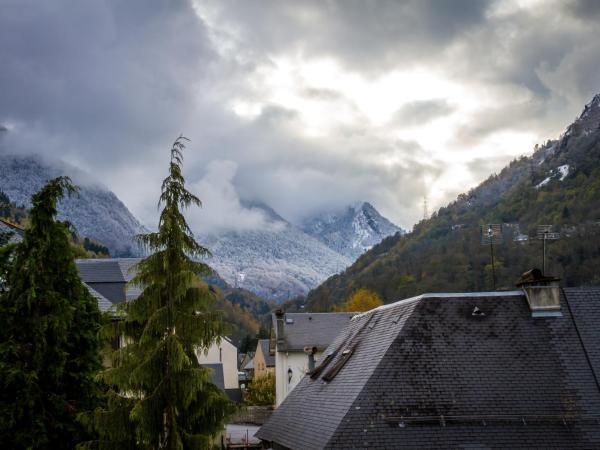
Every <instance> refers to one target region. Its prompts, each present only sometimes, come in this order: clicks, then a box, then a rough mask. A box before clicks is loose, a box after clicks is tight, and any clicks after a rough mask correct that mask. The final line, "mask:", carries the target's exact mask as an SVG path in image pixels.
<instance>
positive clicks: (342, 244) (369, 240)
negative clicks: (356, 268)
mask: <svg viewBox="0 0 600 450" xmlns="http://www.w3.org/2000/svg"><path fill="white" fill-rule="evenodd" d="M302 229H303V230H304V231H305V232H306V233H307V234H309V235H311V236H313V237H315V238H317V239H318V240H320V241H321V242H323V243H324V244H325V245H327V246H328V247H329V248H332V249H334V250H335V251H337V252H339V253H341V254H343V255H346V256H347V257H349V258H352V259H355V258H358V257H359V256H360V255H361V254H363V253H364V252H365V251H367V250H368V249H370V248H371V247H373V245H375V244H377V243H379V242H380V241H381V240H382V239H384V238H386V237H387V236H390V235H393V234H395V233H397V232H398V231H400V232H402V230H401V229H400V228H399V227H397V226H396V225H394V224H393V223H392V222H390V221H389V220H388V219H386V218H385V217H383V216H382V215H381V214H380V213H379V212H378V211H377V209H375V207H374V206H373V205H372V204H371V203H369V202H355V203H352V204H350V205H348V206H346V207H345V208H342V209H341V210H339V211H334V212H326V213H322V214H318V215H316V216H313V217H310V218H308V219H306V220H305V221H304V223H303V224H302Z"/></svg>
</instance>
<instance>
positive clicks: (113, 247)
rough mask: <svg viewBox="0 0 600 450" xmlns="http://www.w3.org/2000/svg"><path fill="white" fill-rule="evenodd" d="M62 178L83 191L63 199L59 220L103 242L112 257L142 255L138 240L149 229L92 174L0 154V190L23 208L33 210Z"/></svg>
mask: <svg viewBox="0 0 600 450" xmlns="http://www.w3.org/2000/svg"><path fill="white" fill-rule="evenodd" d="M61 175H68V176H70V177H72V179H73V182H74V183H75V184H76V185H77V186H78V187H79V191H78V192H77V193H75V194H73V195H71V196H67V197H65V198H63V199H61V201H60V202H59V205H58V218H59V219H60V220H68V221H69V222H71V223H72V224H73V225H74V226H75V228H76V229H77V231H78V233H80V234H81V235H83V236H88V237H89V238H92V239H95V240H97V241H99V242H101V243H102V244H103V245H105V246H106V247H108V248H109V250H110V253H111V255H112V256H139V255H141V253H142V252H141V250H140V249H139V248H138V247H137V245H136V244H135V242H134V237H135V235H136V234H139V233H143V232H145V231H146V229H145V228H144V226H143V225H142V224H141V223H140V222H139V221H138V220H137V219H136V218H135V217H134V216H133V214H131V212H130V211H129V210H128V209H127V207H126V206H125V205H124V204H123V202H121V200H119V198H118V197H117V196H116V195H115V194H114V193H113V192H112V191H110V190H108V188H106V187H104V186H102V185H101V184H100V183H97V182H95V181H93V178H92V177H91V176H90V175H89V174H86V173H85V172H83V171H82V170H80V169H78V168H76V167H73V166H71V165H69V164H67V163H64V162H62V161H60V162H54V161H48V160H47V159H45V158H43V157H40V156H37V155H34V154H32V155H26V156H21V155H11V154H6V153H0V190H1V191H4V192H5V193H6V194H7V195H8V197H9V198H10V199H11V200H12V201H13V202H15V203H16V204H17V205H19V206H21V205H23V206H25V207H30V206H31V196H32V195H33V194H34V193H35V192H37V191H38V190H39V189H40V188H41V187H42V186H43V185H44V183H46V181H48V180H49V179H52V178H55V177H57V176H61Z"/></svg>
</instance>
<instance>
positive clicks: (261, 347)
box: [252, 339, 275, 378]
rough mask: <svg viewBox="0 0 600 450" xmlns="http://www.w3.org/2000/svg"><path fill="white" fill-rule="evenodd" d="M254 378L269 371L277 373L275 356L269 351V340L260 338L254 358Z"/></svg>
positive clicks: (262, 375)
mask: <svg viewBox="0 0 600 450" xmlns="http://www.w3.org/2000/svg"><path fill="white" fill-rule="evenodd" d="M252 366H253V369H254V378H261V377H264V376H266V375H267V374H268V373H272V374H274V373H275V357H274V356H273V355H272V354H271V352H270V351H269V340H268V339H259V340H258V343H257V344H256V351H255V352H254V359H253V364H252Z"/></svg>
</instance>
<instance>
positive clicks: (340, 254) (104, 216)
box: [0, 154, 399, 300]
mask: <svg viewBox="0 0 600 450" xmlns="http://www.w3.org/2000/svg"><path fill="white" fill-rule="evenodd" d="M60 175H68V176H70V177H71V178H72V179H73V182H74V183H75V184H76V185H78V186H79V187H80V191H79V194H78V195H74V196H71V197H67V198H65V199H63V200H62V201H61V202H60V204H59V218H60V219H62V220H68V221H70V222H71V223H72V224H73V225H74V226H75V228H76V229H77V231H78V233H79V234H80V235H82V236H87V237H90V238H93V239H96V240H98V241H99V242H101V243H102V244H104V245H106V246H107V247H108V248H109V250H110V252H111V255H113V256H139V254H140V251H139V249H138V248H137V247H136V246H135V244H134V242H133V237H134V236H135V235H136V234H138V233H140V232H142V231H143V230H144V227H143V226H142V225H141V224H140V223H139V222H138V221H137V220H136V218H135V217H134V216H133V215H132V214H131V213H130V212H129V210H128V209H127V208H126V206H125V205H124V204H123V203H122V202H121V201H120V200H119V199H118V198H117V197H116V196H115V194H113V193H112V192H111V191H109V190H108V189H107V188H106V187H104V186H102V185H101V184H99V183H97V182H95V181H94V179H93V177H91V176H90V175H89V174H87V173H85V172H83V171H81V170H79V169H77V168H75V167H73V166H70V165H68V164H65V163H62V162H57V161H48V160H46V159H44V158H42V157H40V156H15V155H6V154H0V190H2V191H4V192H5V193H6V194H7V195H8V196H9V198H10V199H11V200H12V201H14V202H15V203H17V204H18V205H25V206H26V207H29V206H31V204H30V202H31V195H32V194H33V193H35V192H36V191H38V190H39V189H40V187H41V186H42V185H43V184H44V183H45V182H46V181H47V180H49V179H51V178H54V177H57V176H60ZM243 207H244V208H247V209H252V210H259V211H260V212H261V214H262V216H263V217H264V219H265V226H264V227H262V228H261V229H258V230H244V231H224V232H220V233H218V234H199V235H198V236H197V237H198V239H199V241H200V242H201V243H202V244H203V245H204V246H206V247H208V248H209V249H210V251H211V253H212V254H213V256H212V257H211V258H210V259H209V260H208V261H207V262H208V263H209V264H210V265H211V266H212V267H213V268H214V269H215V270H216V271H217V273H218V274H219V275H220V276H221V277H223V279H225V280H226V281H227V282H228V283H229V284H231V285H232V286H237V287H242V288H245V289H248V290H250V291H252V292H254V293H256V294H258V295H260V296H263V297H266V298H269V299H274V300H286V299H289V298H293V297H295V296H298V295H304V294H306V293H307V292H308V291H309V290H310V289H312V288H314V287H316V286H318V285H319V284H320V283H322V282H323V281H325V280H326V279H327V278H329V277H330V276H331V275H334V274H336V273H339V272H341V271H343V270H344V269H345V268H346V267H347V266H349V265H350V264H352V262H354V260H355V259H356V258H357V257H358V256H359V255H360V254H361V253H363V252H364V251H365V250H367V249H369V248H370V247H371V246H373V245H374V244H376V243H378V242H379V241H381V239H383V238H384V237H386V236H388V235H391V234H394V233H396V232H397V231H399V228H397V227H396V226H395V225H393V224H392V223H390V222H389V221H388V220H387V219H385V218H384V217H382V216H381V215H380V214H379V213H378V212H377V211H376V210H375V208H373V206H371V205H370V204H368V203H360V204H357V205H354V206H352V207H348V208H345V209H343V210H341V211H339V212H337V213H335V214H334V213H330V214H322V215H319V216H317V217H312V218H310V219H308V220H307V221H306V222H304V223H303V224H302V225H301V226H297V225H294V224H292V223H290V222H288V221H286V220H285V219H284V218H282V217H281V216H280V215H279V214H277V212H275V211H274V210H273V209H271V208H270V207H268V206H267V205H265V204H262V203H257V202H253V203H250V202H243Z"/></svg>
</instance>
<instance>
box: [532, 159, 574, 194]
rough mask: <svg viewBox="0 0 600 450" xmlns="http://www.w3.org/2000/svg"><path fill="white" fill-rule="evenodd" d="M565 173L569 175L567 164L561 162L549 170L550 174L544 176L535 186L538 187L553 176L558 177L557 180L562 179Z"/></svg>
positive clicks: (565, 175) (548, 181) (546, 182)
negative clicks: (560, 164)
mask: <svg viewBox="0 0 600 450" xmlns="http://www.w3.org/2000/svg"><path fill="white" fill-rule="evenodd" d="M567 175H569V165H568V164H563V165H562V166H558V167H557V168H556V169H553V170H551V171H550V176H548V177H546V178H544V179H543V180H542V181H541V182H540V183H538V184H537V185H536V186H535V188H536V189H539V188H541V187H543V186H545V185H547V184H548V183H550V181H551V180H553V179H554V178H558V181H563V180H564V179H565V178H566V177H567Z"/></svg>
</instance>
